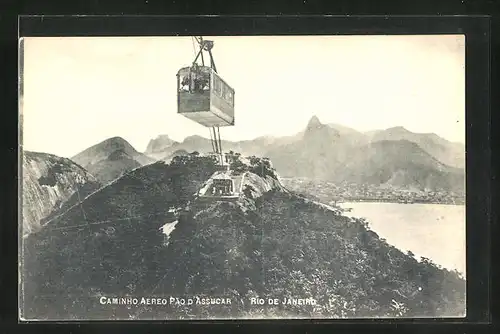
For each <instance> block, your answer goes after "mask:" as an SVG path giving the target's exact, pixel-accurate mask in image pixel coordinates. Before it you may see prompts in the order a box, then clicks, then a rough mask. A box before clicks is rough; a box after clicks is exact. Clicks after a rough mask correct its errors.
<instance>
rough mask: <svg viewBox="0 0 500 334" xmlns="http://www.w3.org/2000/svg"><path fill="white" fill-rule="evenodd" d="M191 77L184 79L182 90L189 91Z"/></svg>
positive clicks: (187, 76)
mask: <svg viewBox="0 0 500 334" xmlns="http://www.w3.org/2000/svg"><path fill="white" fill-rule="evenodd" d="M190 81H191V80H190V77H189V75H186V76H185V77H184V78H183V79H182V82H181V89H182V90H184V91H186V92H187V91H189V82H190Z"/></svg>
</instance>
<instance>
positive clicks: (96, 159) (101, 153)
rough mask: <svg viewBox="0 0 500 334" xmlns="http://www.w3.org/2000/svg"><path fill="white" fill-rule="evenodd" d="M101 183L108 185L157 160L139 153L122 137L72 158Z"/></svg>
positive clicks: (112, 139) (101, 143)
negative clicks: (129, 172)
mask: <svg viewBox="0 0 500 334" xmlns="http://www.w3.org/2000/svg"><path fill="white" fill-rule="evenodd" d="M71 159H72V160H73V161H75V162H76V163H78V164H79V165H81V166H82V167H84V168H85V169H86V170H88V171H89V172H90V173H91V174H92V175H94V176H95V177H96V178H97V179H98V180H99V181H100V182H102V183H107V182H110V181H112V180H114V179H116V178H118V177H119V176H120V175H122V174H124V173H126V172H128V171H131V170H132V169H135V168H137V167H140V166H144V165H147V164H149V163H152V162H154V161H156V159H154V158H151V157H148V156H147V155H145V154H143V153H140V152H137V151H136V150H135V148H134V147H132V145H130V144H129V143H128V142H127V141H126V140H125V139H123V138H121V137H113V138H109V139H106V140H104V141H102V142H100V143H99V144H96V145H94V146H92V147H89V148H88V149H86V150H84V151H83V152H81V153H78V154H77V155H75V156H74V157H72V158H71Z"/></svg>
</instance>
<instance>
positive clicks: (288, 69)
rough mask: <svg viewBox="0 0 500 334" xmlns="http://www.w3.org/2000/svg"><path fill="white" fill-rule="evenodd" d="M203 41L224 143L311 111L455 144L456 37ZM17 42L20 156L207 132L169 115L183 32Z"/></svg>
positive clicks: (188, 45)
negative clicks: (229, 92)
mask: <svg viewBox="0 0 500 334" xmlns="http://www.w3.org/2000/svg"><path fill="white" fill-rule="evenodd" d="M206 38H207V39H212V40H214V42H215V47H214V51H213V52H214V58H215V62H216V65H217V69H218V71H219V73H220V74H221V76H222V77H223V78H224V79H225V80H226V81H227V82H228V83H229V84H230V85H231V86H232V87H233V88H234V89H235V92H236V93H235V126H234V127H232V128H226V127H224V128H221V136H222V139H223V140H230V141H240V140H250V139H254V138H257V137H261V136H273V137H282V136H287V135H294V134H296V133H298V132H300V131H302V130H303V129H304V128H305V126H306V125H307V122H308V121H309V119H310V118H311V117H312V116H314V115H316V116H317V117H318V118H319V119H320V121H321V122H322V123H325V124H332V123H334V124H339V125H342V126H346V127H350V128H352V129H355V130H357V131H360V132H367V131H373V130H383V129H387V128H391V127H396V126H402V127H404V128H406V129H407V130H409V131H411V132H415V133H435V134H437V135H438V136H440V137H442V138H444V139H446V140H449V141H451V142H459V143H462V144H463V143H464V142H465V70H464V69H465V49H464V43H465V39H464V36H463V35H446V36H444V35H441V36H440V35H432V36H431V35H427V36H424V35H420V36H279V37H277V36H265V37H263V36H258V37H257V36H252V37H249V36H245V37H242V36H240V37H212V38H210V37H206ZM24 47H25V50H24V78H23V79H24V85H23V90H24V96H23V101H22V104H23V107H22V113H23V120H24V126H23V146H24V149H26V150H29V151H37V152H46V153H51V154H56V155H59V156H63V157H71V156H74V155H75V154H77V153H79V152H81V151H83V150H84V149H86V148H88V147H90V146H93V145H95V144H97V143H99V142H101V141H103V140H106V139H108V138H111V137H122V138H124V139H125V140H127V141H128V142H129V143H130V144H131V145H132V146H134V147H135V148H136V149H137V150H138V151H141V152H143V151H144V150H145V149H146V146H147V144H148V142H149V141H150V140H151V139H154V138H156V137H157V136H158V135H164V134H166V135H168V136H169V137H170V138H171V139H173V140H176V141H182V140H183V139H184V138H185V137H188V136H192V135H200V136H202V137H205V138H208V137H209V135H208V129H207V128H204V127H202V126H201V125H198V124H196V123H194V122H192V121H191V120H188V119H187V118H185V117H183V116H181V115H178V114H177V113H176V107H177V105H176V102H177V96H176V79H175V75H176V73H177V70H178V69H179V68H181V67H184V66H187V65H189V63H190V62H191V61H192V60H193V57H194V50H193V44H192V39H191V38H190V37H71V38H70V37H62V38H56V37H51V38H45V37H37V38H26V39H25V41H24ZM242 54H243V55H245V54H246V55H248V56H247V57H244V58H243V57H242V56H241V55H242Z"/></svg>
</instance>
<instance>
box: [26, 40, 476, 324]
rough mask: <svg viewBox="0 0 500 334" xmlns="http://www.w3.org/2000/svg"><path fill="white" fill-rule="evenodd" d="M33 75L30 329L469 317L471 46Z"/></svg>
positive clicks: (87, 50)
mask: <svg viewBox="0 0 500 334" xmlns="http://www.w3.org/2000/svg"><path fill="white" fill-rule="evenodd" d="M19 55H20V56H19V65H20V66H19V68H20V72H19V93H20V95H19V143H20V150H19V151H20V153H19V177H18V178H19V199H20V202H19V218H20V219H19V319H20V320H24V321H66V320H68V321H70V320H78V321H82V320H85V321H87V320H214V319H221V320H226V319H233V320H236V319H325V318H326V319H362V318H366V319H371V318H386V319H394V318H398V319H399V318H402V319H412V318H431V317H432V318H435V317H437V318H463V317H465V316H466V299H467V293H466V219H465V218H466V217H465V214H466V212H465V211H466V210H465V204H466V203H465V202H466V201H465V199H466V196H465V194H466V190H465V175H466V171H465V165H466V159H465V134H466V125H465V36H464V35H449V34H448V35H335V36H333V35H332V36H328V35H321V36H314V35H300V36H299V35H296V36H292V35H289V36H148V37H139V36H130V37H24V38H21V39H20V41H19Z"/></svg>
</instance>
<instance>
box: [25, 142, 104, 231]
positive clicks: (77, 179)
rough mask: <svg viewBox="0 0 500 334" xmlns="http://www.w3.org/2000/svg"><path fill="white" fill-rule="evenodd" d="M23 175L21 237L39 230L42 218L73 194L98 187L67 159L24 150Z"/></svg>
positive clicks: (84, 172) (87, 174)
mask: <svg viewBox="0 0 500 334" xmlns="http://www.w3.org/2000/svg"><path fill="white" fill-rule="evenodd" d="M22 172H23V182H22V219H23V235H27V234H30V233H32V232H36V231H38V230H39V229H40V227H41V225H42V224H41V221H42V219H44V218H45V217H47V216H48V215H49V214H50V213H51V212H53V211H54V210H57V209H59V208H60V207H61V206H62V205H63V204H64V203H65V202H66V201H68V200H69V199H70V198H71V197H72V196H73V195H75V194H76V195H78V194H79V192H80V191H81V190H82V192H83V191H84V192H88V191H89V189H90V188H93V189H97V188H98V187H99V183H98V182H97V180H96V179H95V178H94V177H93V176H92V175H90V174H89V173H88V172H87V171H86V170H85V169H83V168H82V167H80V166H79V165H77V164H76V163H74V162H73V161H71V160H70V159H66V158H61V157H58V156H55V155H52V154H47V153H37V152H29V151H24V152H23V170H22ZM80 195H82V197H84V195H83V193H80ZM82 200H83V198H82Z"/></svg>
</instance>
